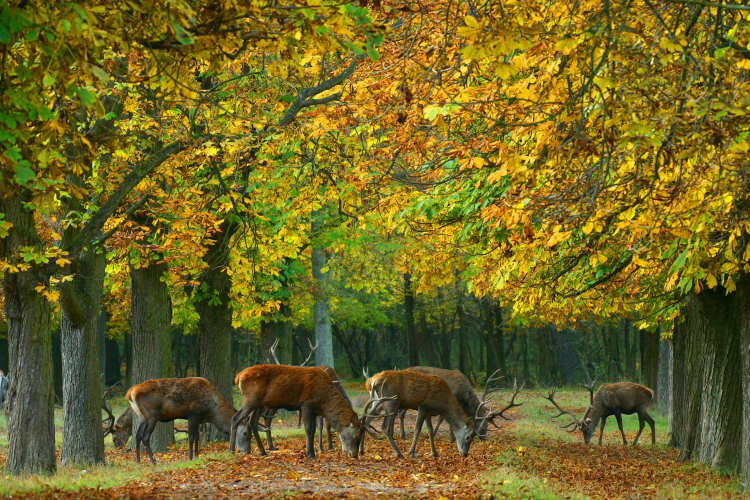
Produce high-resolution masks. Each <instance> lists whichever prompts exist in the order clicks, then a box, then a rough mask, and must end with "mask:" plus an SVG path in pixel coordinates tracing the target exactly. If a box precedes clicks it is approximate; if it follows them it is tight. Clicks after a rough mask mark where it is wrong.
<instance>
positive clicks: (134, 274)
mask: <svg viewBox="0 0 750 500" xmlns="http://www.w3.org/2000/svg"><path fill="white" fill-rule="evenodd" d="M168 271H169V265H168V264H166V263H161V264H150V265H149V266H148V267H138V268H136V267H135V266H134V265H132V264H131V266H130V281H131V283H132V286H131V300H130V302H131V307H132V327H131V332H132V333H131V335H132V341H133V384H140V383H143V382H145V381H147V380H150V379H154V378H168V377H171V376H172V339H171V328H172V300H171V298H170V296H169V287H168V286H167V284H166V283H164V282H163V281H162V277H163V276H164V275H165V274H166V273H167V272H168ZM169 443H174V425H173V423H172V422H163V423H159V424H157V425H156V429H155V430H154V433H153V434H152V435H151V448H152V449H153V450H154V451H159V452H164V451H167V445H168V444H169Z"/></svg>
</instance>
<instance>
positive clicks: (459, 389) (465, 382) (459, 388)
mask: <svg viewBox="0 0 750 500" xmlns="http://www.w3.org/2000/svg"><path fill="white" fill-rule="evenodd" d="M407 370H408V371H412V372H419V373H425V374H427V375H435V376H438V377H440V378H441V379H443V380H445V382H446V383H447V384H448V387H449V388H450V390H451V392H452V393H453V395H454V396H456V399H457V400H458V402H459V403H460V404H461V408H463V409H464V411H465V412H466V414H467V415H476V416H478V417H479V418H478V419H477V420H476V421H475V422H474V424H475V427H476V430H477V437H478V438H479V439H481V440H485V439H487V426H488V425H489V420H487V419H483V418H481V417H483V416H485V415H486V414H487V412H488V408H485V405H482V404H481V402H482V401H485V400H486V398H487V396H488V395H489V394H491V393H492V392H495V391H496V390H493V391H489V390H488V389H489V385H490V383H492V382H495V381H497V380H500V378H502V377H495V375H497V373H498V372H499V371H500V370H496V371H495V373H493V374H492V375H490V376H489V378H487V382H486V383H485V384H484V394H482V397H481V398H478V397H477V393H476V391H474V388H473V387H472V386H471V382H469V379H468V378H466V375H464V374H463V373H461V372H460V371H458V370H446V369H444V368H433V367H431V366H411V367H409V368H407ZM404 413H406V410H401V413H400V415H399V417H400V418H401V439H406V434H405V432H404ZM502 418H505V416H502ZM443 420H444V419H443V417H442V416H441V417H438V421H437V424H436V425H435V432H436V433H437V431H438V430H439V429H440V426H441V425H442V424H443ZM451 441H455V436H453V431H451Z"/></svg>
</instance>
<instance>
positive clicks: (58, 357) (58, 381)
mask: <svg viewBox="0 0 750 500" xmlns="http://www.w3.org/2000/svg"><path fill="white" fill-rule="evenodd" d="M52 372H53V374H54V378H55V404H62V400H63V369H62V337H60V327H59V326H58V327H57V328H55V330H54V331H53V332H52Z"/></svg>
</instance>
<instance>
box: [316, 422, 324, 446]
mask: <svg viewBox="0 0 750 500" xmlns="http://www.w3.org/2000/svg"><path fill="white" fill-rule="evenodd" d="M315 426H316V427H317V428H318V452H320V453H323V452H324V451H325V449H324V448H323V416H322V415H318V416H317V417H316V418H315Z"/></svg>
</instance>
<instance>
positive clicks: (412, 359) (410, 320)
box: [404, 273, 420, 366]
mask: <svg viewBox="0 0 750 500" xmlns="http://www.w3.org/2000/svg"><path fill="white" fill-rule="evenodd" d="M404 313H405V316H406V337H407V341H408V344H409V365H411V366H419V364H420V362H419V341H418V339H417V325H416V323H415V322H414V289H413V288H412V286H411V274H409V273H404Z"/></svg>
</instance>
